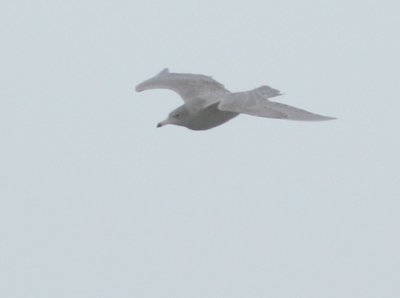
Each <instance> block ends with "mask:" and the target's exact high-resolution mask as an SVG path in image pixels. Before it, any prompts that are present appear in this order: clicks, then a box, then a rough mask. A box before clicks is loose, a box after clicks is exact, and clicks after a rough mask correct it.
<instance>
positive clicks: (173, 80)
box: [136, 69, 334, 130]
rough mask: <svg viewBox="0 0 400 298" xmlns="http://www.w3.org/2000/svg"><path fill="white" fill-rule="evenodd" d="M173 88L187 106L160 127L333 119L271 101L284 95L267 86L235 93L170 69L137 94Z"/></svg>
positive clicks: (140, 87)
mask: <svg viewBox="0 0 400 298" xmlns="http://www.w3.org/2000/svg"><path fill="white" fill-rule="evenodd" d="M149 89H170V90H172V91H175V92H176V93H178V94H179V95H180V96H181V97H182V99H183V101H184V104H183V105H182V106H180V107H178V108H177V109H175V110H174V111H172V112H171V113H170V114H169V116H168V118H167V119H166V120H164V121H162V122H160V123H159V124H158V125H157V126H158V127H161V126H163V125H166V124H174V125H180V126H184V127H187V128H189V129H192V130H206V129H210V128H213V127H215V126H218V125H221V124H223V123H225V122H227V121H229V120H231V119H232V118H234V117H236V116H238V115H239V114H241V113H243V114H248V115H253V116H259V117H266V118H275V119H288V120H302V121H322V120H331V119H334V118H331V117H327V116H322V115H318V114H314V113H310V112H307V111H305V110H301V109H298V108H295V107H291V106H288V105H285V104H281V103H278V102H273V101H270V100H269V98H271V97H274V96H278V95H281V93H280V92H279V91H278V90H276V89H273V88H271V87H268V86H262V87H259V88H256V89H253V90H250V91H246V92H235V93H232V92H230V91H228V90H226V89H225V87H224V86H223V85H222V84H220V83H219V82H217V81H215V80H214V79H213V78H211V77H208V76H204V75H198V74H184V73H170V72H169V71H168V69H164V70H162V71H161V72H160V73H159V74H157V75H156V76H154V77H153V78H150V79H148V80H146V81H144V82H142V83H140V84H139V85H137V86H136V91H138V92H141V91H144V90H149Z"/></svg>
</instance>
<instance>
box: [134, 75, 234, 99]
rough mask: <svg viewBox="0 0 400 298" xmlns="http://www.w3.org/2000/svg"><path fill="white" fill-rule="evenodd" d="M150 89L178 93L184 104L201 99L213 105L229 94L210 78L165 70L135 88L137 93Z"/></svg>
mask: <svg viewBox="0 0 400 298" xmlns="http://www.w3.org/2000/svg"><path fill="white" fill-rule="evenodd" d="M150 89H169V90H172V91H174V92H176V93H178V94H179V95H180V96H181V97H182V99H183V101H184V102H190V101H192V100H195V99H196V98H203V99H207V102H208V103H214V102H217V101H218V100H219V99H220V98H221V97H222V96H225V95H227V94H229V93H230V92H229V91H228V90H226V89H225V87H224V86H223V85H222V84H221V83H219V82H217V81H216V80H214V79H213V78H211V77H208V76H204V75H200V74H190V73H171V72H169V70H168V69H167V68H166V69H163V70H162V71H161V72H160V73H159V74H157V75H156V76H154V77H152V78H150V79H148V80H146V81H144V82H142V83H140V84H139V85H137V86H136V91H137V92H141V91H144V90H150Z"/></svg>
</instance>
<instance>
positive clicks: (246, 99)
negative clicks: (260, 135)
mask: <svg viewBox="0 0 400 298" xmlns="http://www.w3.org/2000/svg"><path fill="white" fill-rule="evenodd" d="M278 95H280V92H279V91H278V90H276V89H273V88H271V87H268V86H263V87H260V88H256V89H254V90H251V91H247V92H237V93H231V94H229V95H227V96H225V97H224V99H223V100H222V101H221V102H220V104H219V105H218V108H219V109H220V110H221V111H229V112H235V113H243V114H248V115H252V116H259V117H266V118H277V119H288V120H299V121H323V120H332V119H335V118H332V117H327V116H323V115H318V114H314V113H311V112H308V111H305V110H302V109H299V108H295V107H292V106H289V105H286V104H282V103H278V102H273V101H270V100H269V98H271V97H273V96H278Z"/></svg>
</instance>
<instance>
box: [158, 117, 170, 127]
mask: <svg viewBox="0 0 400 298" xmlns="http://www.w3.org/2000/svg"><path fill="white" fill-rule="evenodd" d="M167 124H169V122H168V119H166V120H164V121H161V122H160V123H158V124H157V128H158V127H163V126H164V125H167Z"/></svg>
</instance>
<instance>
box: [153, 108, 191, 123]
mask: <svg viewBox="0 0 400 298" xmlns="http://www.w3.org/2000/svg"><path fill="white" fill-rule="evenodd" d="M189 120H190V117H189V112H188V110H187V108H186V107H185V106H180V107H179V108H177V109H175V110H173V111H172V112H171V113H169V115H168V118H167V119H165V120H164V121H161V122H160V123H158V124H157V127H162V126H164V125H167V124H174V125H180V126H187V125H188V123H189Z"/></svg>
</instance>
